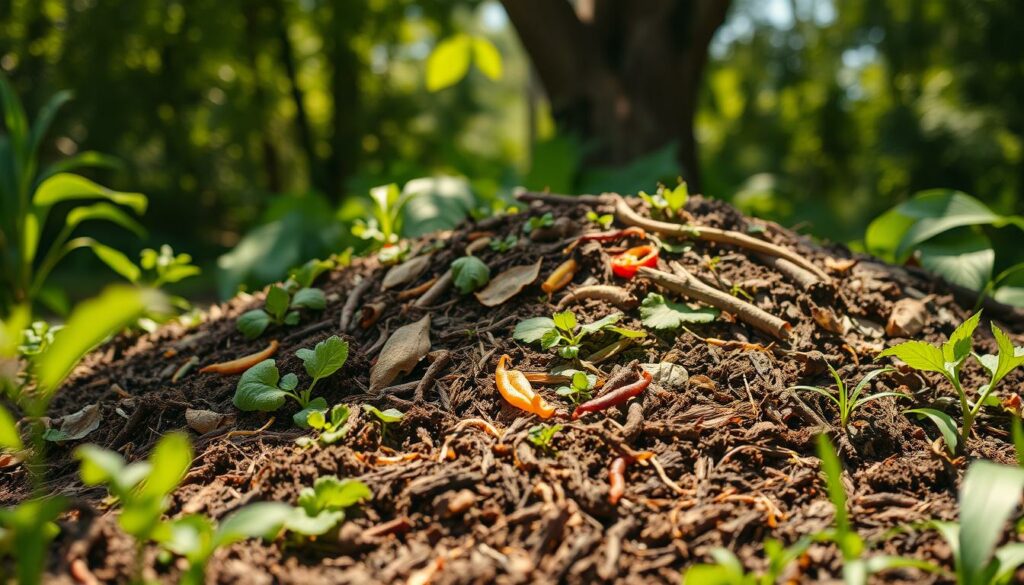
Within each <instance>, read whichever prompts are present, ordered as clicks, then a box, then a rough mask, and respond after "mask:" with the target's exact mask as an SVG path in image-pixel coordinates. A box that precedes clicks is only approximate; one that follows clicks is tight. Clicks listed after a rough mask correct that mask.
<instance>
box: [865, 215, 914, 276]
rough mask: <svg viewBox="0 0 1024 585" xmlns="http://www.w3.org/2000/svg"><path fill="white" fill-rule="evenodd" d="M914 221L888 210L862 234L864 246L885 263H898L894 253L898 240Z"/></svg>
mask: <svg viewBox="0 0 1024 585" xmlns="http://www.w3.org/2000/svg"><path fill="white" fill-rule="evenodd" d="M913 224H914V220H912V219H910V218H909V217H907V216H905V215H903V214H901V213H899V211H897V208H895V207H894V208H893V209H890V210H889V211H886V212H885V213H883V214H882V215H880V216H878V217H876V218H875V219H874V220H873V221H872V222H871V223H870V224H868V228H867V230H866V231H865V232H864V246H865V248H867V251H868V252H870V253H871V254H873V255H875V256H878V257H879V258H881V259H882V260H885V261H887V262H894V263H895V262H899V261H901V260H902V259H900V258H897V257H896V251H897V250H898V249H899V247H900V240H901V239H903V235H904V234H906V233H907V230H908V229H910V226H912V225H913Z"/></svg>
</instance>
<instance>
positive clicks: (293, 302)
mask: <svg viewBox="0 0 1024 585" xmlns="http://www.w3.org/2000/svg"><path fill="white" fill-rule="evenodd" d="M295 283H296V281H294V280H289V282H288V283H286V285H285V286H283V287H282V286H276V285H275V286H272V287H270V290H268V291H267V299H266V301H264V303H263V308H262V309H253V310H252V311H247V312H245V313H243V314H242V316H240V317H239V318H238V321H236V322H235V326H236V327H237V328H238V330H239V331H240V332H241V333H242V335H244V336H245V338H246V339H256V338H257V337H259V336H260V335H263V332H264V331H266V330H267V327H269V326H270V325H271V324H274V325H289V326H291V325H298V324H299V310H301V309H308V310H311V311H322V310H324V308H325V307H326V306H327V298H326V297H325V296H324V291H322V290H320V289H318V288H308V287H307V288H298V286H297V285H296V284H295ZM289 285H292V286H293V288H296V289H297V290H294V291H289V290H288V288H286V287H288V286H289Z"/></svg>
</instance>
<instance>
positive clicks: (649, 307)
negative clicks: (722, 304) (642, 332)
mask: <svg viewBox="0 0 1024 585" xmlns="http://www.w3.org/2000/svg"><path fill="white" fill-rule="evenodd" d="M718 314H719V311H718V309H712V308H700V309H691V308H690V307H689V306H687V305H686V304H684V303H675V302H672V301H669V300H666V299H665V297H664V296H662V295H660V294H658V293H647V297H646V298H644V300H643V302H642V303H641V304H640V321H641V322H642V323H643V324H644V326H645V327H650V328H652V329H679V328H680V327H682V326H683V325H686V324H689V323H710V322H712V321H714V320H715V319H716V318H718Z"/></svg>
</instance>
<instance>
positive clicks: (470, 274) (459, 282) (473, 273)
mask: <svg viewBox="0 0 1024 585" xmlns="http://www.w3.org/2000/svg"><path fill="white" fill-rule="evenodd" d="M490 280H491V269H490V267H489V266H487V265H486V264H484V262H483V261H482V260H480V259H479V258H477V257H476V256H463V257H462V258H458V259H457V260H455V261H454V262H452V281H453V282H454V284H455V288H457V289H459V292H460V293H462V294H464V295H466V294H469V293H471V292H473V291H475V290H477V289H480V288H483V286H484V285H486V284H487V283H488V282H490Z"/></svg>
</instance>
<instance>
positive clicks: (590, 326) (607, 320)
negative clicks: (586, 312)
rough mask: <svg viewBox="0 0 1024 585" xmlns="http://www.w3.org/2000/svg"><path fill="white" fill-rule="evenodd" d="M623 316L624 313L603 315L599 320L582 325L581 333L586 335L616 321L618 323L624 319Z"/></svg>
mask: <svg viewBox="0 0 1024 585" xmlns="http://www.w3.org/2000/svg"><path fill="white" fill-rule="evenodd" d="M622 317H623V315H622V313H612V314H611V315H606V316H604V317H601V318H600V319H598V320H597V321H594V322H593V323H587V324H586V325H580V333H582V334H584V335H592V334H594V333H597V332H598V331H600V330H602V329H604V328H605V327H608V326H609V325H614V324H615V323H618V322H619V321H621V320H622Z"/></svg>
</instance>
